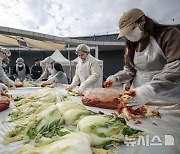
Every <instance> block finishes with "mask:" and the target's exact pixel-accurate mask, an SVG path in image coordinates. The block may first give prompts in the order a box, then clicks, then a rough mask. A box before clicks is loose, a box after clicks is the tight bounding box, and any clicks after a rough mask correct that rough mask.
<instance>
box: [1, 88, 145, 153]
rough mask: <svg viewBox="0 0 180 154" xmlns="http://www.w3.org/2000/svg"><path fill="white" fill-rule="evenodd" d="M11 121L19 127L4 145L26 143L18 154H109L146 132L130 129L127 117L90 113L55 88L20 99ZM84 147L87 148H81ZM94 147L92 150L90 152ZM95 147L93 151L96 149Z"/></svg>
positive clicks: (11, 115)
mask: <svg viewBox="0 0 180 154" xmlns="http://www.w3.org/2000/svg"><path fill="white" fill-rule="evenodd" d="M16 100H18V101H17V102H16V104H15V111H13V112H12V113H11V114H10V117H11V119H10V120H9V121H10V122H12V121H13V122H15V123H16V125H15V127H14V128H13V130H11V131H10V132H8V133H7V134H6V135H5V137H4V141H3V143H4V144H8V143H10V142H14V141H18V140H23V141H24V143H29V142H32V143H33V144H34V146H35V147H32V146H29V145H25V146H23V148H22V149H21V150H20V151H19V152H18V153H24V152H26V151H27V150H28V151H29V152H31V153H45V151H46V150H47V151H48V152H47V151H46V152H47V153H71V152H72V153H73V152H75V151H76V152H75V153H78V154H80V153H83V154H84V153H92V151H93V153H99V152H100V151H101V153H103V152H104V153H107V151H106V150H105V149H106V148H107V147H108V146H110V145H113V146H117V145H119V142H125V141H126V136H127V135H128V136H129V137H138V136H140V135H144V134H145V133H144V132H142V131H140V130H135V129H133V128H130V127H129V126H128V125H127V124H126V121H125V120H124V118H120V117H115V116H113V115H104V114H102V113H101V114H100V113H95V112H93V111H90V110H87V109H86V108H85V106H84V105H81V104H80V103H77V102H73V101H71V99H70V98H69V97H68V96H66V95H65V94H63V93H61V92H55V91H53V90H52V89H43V90H39V91H37V92H36V93H33V94H30V95H27V96H23V97H19V98H16ZM82 144H83V148H82V147H80V146H81V145H82ZM90 147H91V150H92V151H91V150H90ZM92 147H93V148H92Z"/></svg>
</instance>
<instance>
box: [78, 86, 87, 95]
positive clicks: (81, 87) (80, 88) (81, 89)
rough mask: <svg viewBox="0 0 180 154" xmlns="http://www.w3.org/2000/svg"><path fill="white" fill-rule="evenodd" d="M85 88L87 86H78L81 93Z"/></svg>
mask: <svg viewBox="0 0 180 154" xmlns="http://www.w3.org/2000/svg"><path fill="white" fill-rule="evenodd" d="M85 90H86V88H85V87H84V86H80V87H79V88H78V92H79V93H80V94H82V93H83V92H84V91H85Z"/></svg>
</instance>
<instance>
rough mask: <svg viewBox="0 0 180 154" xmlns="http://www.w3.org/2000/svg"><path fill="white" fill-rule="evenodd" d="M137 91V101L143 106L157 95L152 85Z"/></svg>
mask: <svg viewBox="0 0 180 154" xmlns="http://www.w3.org/2000/svg"><path fill="white" fill-rule="evenodd" d="M135 91H136V96H135V100H136V101H137V102H138V103H140V104H141V105H144V104H145V103H147V102H148V101H149V100H150V99H152V98H153V97H154V96H155V94H156V93H155V91H154V88H153V87H152V86H151V85H146V84H145V85H143V86H141V87H138V88H136V89H135Z"/></svg>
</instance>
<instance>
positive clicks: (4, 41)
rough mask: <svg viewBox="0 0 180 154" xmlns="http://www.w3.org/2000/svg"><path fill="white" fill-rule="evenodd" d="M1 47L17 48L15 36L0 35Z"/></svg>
mask: <svg viewBox="0 0 180 154" xmlns="http://www.w3.org/2000/svg"><path fill="white" fill-rule="evenodd" d="M0 45H1V46H19V44H18V42H17V40H16V36H9V35H0Z"/></svg>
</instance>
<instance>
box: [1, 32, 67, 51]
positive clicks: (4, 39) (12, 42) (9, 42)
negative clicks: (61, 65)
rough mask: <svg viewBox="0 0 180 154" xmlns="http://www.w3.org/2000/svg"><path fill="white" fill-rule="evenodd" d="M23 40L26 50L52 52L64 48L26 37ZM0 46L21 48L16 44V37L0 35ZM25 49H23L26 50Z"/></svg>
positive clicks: (59, 44) (60, 44) (58, 44)
mask: <svg viewBox="0 0 180 154" xmlns="http://www.w3.org/2000/svg"><path fill="white" fill-rule="evenodd" d="M23 40H24V43H25V44H26V45H27V47H28V48H37V49H43V50H50V51H54V50H56V49H58V50H62V49H64V48H65V46H66V44H65V43H54V42H49V41H40V40H35V39H30V38H26V37H23ZM0 46H20V47H22V44H19V43H18V41H17V36H11V35H0ZM27 47H25V48H27Z"/></svg>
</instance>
